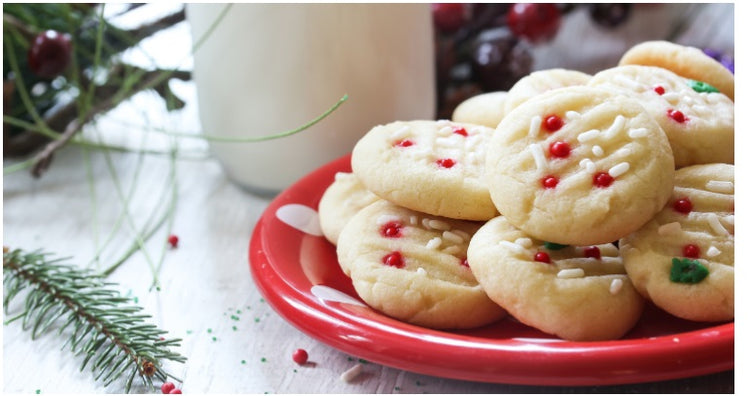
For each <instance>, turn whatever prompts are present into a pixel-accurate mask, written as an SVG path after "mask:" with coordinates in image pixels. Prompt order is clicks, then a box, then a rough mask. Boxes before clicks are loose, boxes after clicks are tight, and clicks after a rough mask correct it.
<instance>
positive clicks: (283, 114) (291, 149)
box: [187, 3, 435, 193]
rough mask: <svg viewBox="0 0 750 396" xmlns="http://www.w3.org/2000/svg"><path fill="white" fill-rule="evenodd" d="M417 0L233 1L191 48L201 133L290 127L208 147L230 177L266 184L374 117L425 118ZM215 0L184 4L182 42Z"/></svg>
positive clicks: (336, 146) (426, 45)
mask: <svg viewBox="0 0 750 396" xmlns="http://www.w3.org/2000/svg"><path fill="white" fill-rule="evenodd" d="M429 7H430V6H429V4H426V3H425V4H234V5H233V6H232V7H231V9H230V11H229V13H228V14H227V15H226V17H225V18H224V19H223V20H222V21H221V22H220V24H219V25H218V27H217V29H216V30H215V31H214V32H213V33H212V34H211V35H210V36H209V37H208V39H207V40H206V41H205V42H204V43H203V45H202V46H201V47H200V48H198V49H197V51H196V53H195V68H194V74H193V77H194V80H195V83H196V86H197V90H198V105H199V109H200V110H199V113H200V118H201V123H202V126H203V132H204V133H205V134H208V135H219V136H229V137H247V136H262V135H268V134H273V133H278V132H283V131H287V130H291V129H294V128H296V127H298V126H301V125H303V124H305V123H307V122H308V121H310V120H312V119H313V118H315V117H317V116H318V115H320V114H322V113H323V112H325V111H326V110H327V109H328V108H329V107H331V106H332V105H334V104H335V103H336V102H337V101H338V100H339V99H340V98H341V97H342V96H344V95H345V94H347V95H349V99H348V100H347V101H346V102H345V103H344V104H343V105H342V106H341V107H340V108H339V109H338V110H336V111H335V112H334V113H333V114H331V115H330V116H329V117H328V118H326V119H324V120H323V121H321V122H320V123H318V124H317V125H315V126H314V127H312V128H310V129H308V130H306V131H304V132H302V133H300V134H297V135H294V136H290V137H285V138H281V139H277V140H272V141H267V142H260V143H217V142H212V143H211V148H212V151H213V152H214V154H215V155H216V157H217V158H218V159H219V161H220V162H221V164H222V165H223V167H224V169H225V171H226V173H227V175H228V176H229V178H230V179H232V180H234V181H235V182H237V183H238V184H239V185H241V186H243V187H245V188H247V189H249V190H251V191H254V192H261V193H275V192H278V191H280V190H282V189H284V188H285V187H287V186H289V185H290V184H291V183H293V182H295V181H296V180H298V179H300V178H301V177H302V176H304V175H305V174H307V173H309V172H310V171H312V170H314V169H316V168H318V167H319V166H321V165H323V164H325V163H327V162H329V161H331V160H333V159H335V158H338V157H340V156H342V155H344V154H346V153H348V152H350V151H351V150H352V148H353V147H354V144H355V143H356V142H357V140H359V138H360V137H361V136H362V135H364V134H365V133H366V132H367V131H368V130H370V128H372V127H373V126H375V125H378V124H383V123H388V122H392V121H395V120H412V119H433V118H434V117H435V115H434V113H435V87H434V80H435V75H434V54H433V45H434V43H433V36H432V25H431V15H430V8H429ZM223 8H224V5H223V4H189V5H188V6H187V18H188V21H189V23H190V25H191V29H192V33H193V42H196V41H198V40H199V39H200V37H201V36H203V34H204V32H206V31H207V30H208V29H209V27H210V26H211V24H212V23H213V22H214V20H215V19H216V18H217V17H218V16H219V15H220V13H221V11H222V9H223Z"/></svg>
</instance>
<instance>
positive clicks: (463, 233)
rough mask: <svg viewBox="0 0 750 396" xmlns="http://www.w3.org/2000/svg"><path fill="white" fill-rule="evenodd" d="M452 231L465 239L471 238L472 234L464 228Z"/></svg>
mask: <svg viewBox="0 0 750 396" xmlns="http://www.w3.org/2000/svg"><path fill="white" fill-rule="evenodd" d="M452 232H453V233H455V234H457V235H458V236H460V237H461V238H463V240H464V241H468V240H470V239H471V234H469V233H468V232H466V231H464V230H452Z"/></svg>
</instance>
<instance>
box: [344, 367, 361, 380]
mask: <svg viewBox="0 0 750 396" xmlns="http://www.w3.org/2000/svg"><path fill="white" fill-rule="evenodd" d="M360 374H362V365H361V364H359V363H357V364H355V365H354V367H352V368H350V369H349V370H346V371H344V372H343V373H341V380H342V381H345V382H352V381H353V380H354V379H355V378H357V376H358V375H360Z"/></svg>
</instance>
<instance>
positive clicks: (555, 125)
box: [544, 114, 564, 132]
mask: <svg viewBox="0 0 750 396" xmlns="http://www.w3.org/2000/svg"><path fill="white" fill-rule="evenodd" d="M563 124H564V122H563V120H562V118H560V117H558V116H556V115H554V114H553V115H548V116H547V117H545V118H544V128H545V129H546V130H547V131H549V132H555V131H557V130H558V129H560V128H562V126H563Z"/></svg>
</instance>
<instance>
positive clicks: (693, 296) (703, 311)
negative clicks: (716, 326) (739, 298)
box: [620, 164, 734, 322]
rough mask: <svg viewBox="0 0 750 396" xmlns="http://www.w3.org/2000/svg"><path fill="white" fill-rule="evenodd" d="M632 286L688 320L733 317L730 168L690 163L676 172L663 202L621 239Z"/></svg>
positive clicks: (731, 185) (727, 166) (622, 252)
mask: <svg viewBox="0 0 750 396" xmlns="http://www.w3.org/2000/svg"><path fill="white" fill-rule="evenodd" d="M620 253H621V255H622V257H623V261H624V264H625V270H626V271H627V273H628V276H629V277H630V279H631V280H632V281H633V284H634V285H635V287H636V289H637V290H638V291H639V292H640V293H641V294H642V295H643V296H645V297H646V298H648V299H650V300H651V301H653V302H654V304H655V305H657V306H659V307H660V308H662V309H664V310H665V311H667V312H669V313H671V314H673V315H675V316H678V317H681V318H684V319H688V320H694V321H701V322H714V321H726V320H732V319H733V318H734V166H733V165H729V164H710V165H694V166H690V167H687V168H682V169H680V170H678V171H677V172H676V177H675V188H674V191H673V193H672V197H671V199H670V201H669V203H668V204H667V206H666V207H665V208H664V209H663V210H662V211H661V212H660V213H659V214H657V215H656V217H654V219H653V220H651V221H650V222H649V223H648V224H646V225H645V226H644V227H643V228H641V229H640V230H639V231H637V232H635V233H633V234H631V235H628V236H627V237H625V238H623V239H621V240H620Z"/></svg>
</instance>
